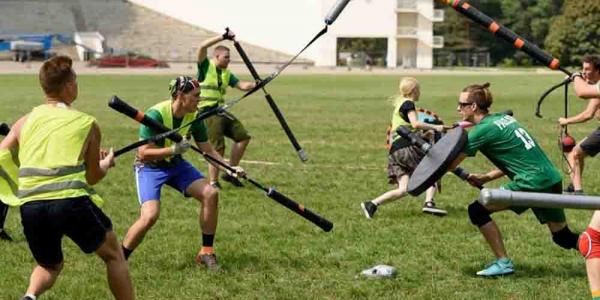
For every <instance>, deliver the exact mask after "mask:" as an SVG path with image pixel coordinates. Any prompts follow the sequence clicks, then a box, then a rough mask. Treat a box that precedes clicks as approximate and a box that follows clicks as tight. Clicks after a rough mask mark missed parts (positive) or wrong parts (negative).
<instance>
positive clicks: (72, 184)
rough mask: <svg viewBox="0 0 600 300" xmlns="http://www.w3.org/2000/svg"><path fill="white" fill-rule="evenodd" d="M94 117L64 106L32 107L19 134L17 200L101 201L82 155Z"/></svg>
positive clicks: (23, 201) (21, 201) (22, 201)
mask: <svg viewBox="0 0 600 300" xmlns="http://www.w3.org/2000/svg"><path fill="white" fill-rule="evenodd" d="M94 121H95V119H94V118H93V117H92V116H90V115H87V114H85V113H82V112H79V111H76V110H72V109H69V108H66V107H56V106H51V105H41V106H38V107H36V108H34V109H33V111H31V113H30V114H29V116H28V117H27V120H26V121H25V123H24V124H23V127H22V128H21V135H20V138H19V162H20V166H19V175H18V176H19V183H18V191H17V195H18V197H19V199H20V204H24V203H27V202H29V201H34V200H53V199H65V198H74V197H81V196H89V197H90V198H91V199H92V201H94V203H96V205H98V206H100V205H102V203H103V200H102V198H100V196H99V195H98V194H96V192H95V191H94V189H93V188H92V187H91V186H90V185H89V184H88V183H87V181H86V178H85V170H86V168H85V164H84V159H83V155H82V149H83V146H84V144H85V141H86V140H87V137H88V135H89V133H90V130H91V128H92V125H93V123H94Z"/></svg>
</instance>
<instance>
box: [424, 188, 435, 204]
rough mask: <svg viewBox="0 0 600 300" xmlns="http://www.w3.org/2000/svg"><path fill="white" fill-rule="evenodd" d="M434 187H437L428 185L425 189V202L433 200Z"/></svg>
mask: <svg viewBox="0 0 600 300" xmlns="http://www.w3.org/2000/svg"><path fill="white" fill-rule="evenodd" d="M436 189H437V188H436V186H435V185H432V186H431V187H429V188H428V189H427V191H425V202H431V201H433V197H434V196H435V190H436Z"/></svg>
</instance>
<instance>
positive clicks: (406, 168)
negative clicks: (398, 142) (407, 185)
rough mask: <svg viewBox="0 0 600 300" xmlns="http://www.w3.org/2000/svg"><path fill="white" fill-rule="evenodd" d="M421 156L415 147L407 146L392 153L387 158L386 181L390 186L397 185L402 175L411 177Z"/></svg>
mask: <svg viewBox="0 0 600 300" xmlns="http://www.w3.org/2000/svg"><path fill="white" fill-rule="evenodd" d="M423 156H424V155H423V154H421V152H419V150H418V148H417V147H415V146H408V147H404V148H401V149H398V150H396V151H394V152H392V153H391V154H390V155H389V156H388V179H389V182H390V184H396V183H398V180H399V179H400V177H402V176H403V175H409V176H410V175H411V174H412V172H413V171H414V170H415V168H416V167H417V165H418V164H419V162H421V159H423Z"/></svg>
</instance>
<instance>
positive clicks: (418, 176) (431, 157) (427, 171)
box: [408, 128, 467, 196]
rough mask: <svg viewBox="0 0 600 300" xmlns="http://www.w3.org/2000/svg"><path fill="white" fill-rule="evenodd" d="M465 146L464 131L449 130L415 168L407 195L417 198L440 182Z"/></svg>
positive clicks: (457, 129)
mask: <svg viewBox="0 0 600 300" xmlns="http://www.w3.org/2000/svg"><path fill="white" fill-rule="evenodd" d="M466 144H467V132H466V131H465V130H464V129H462V128H454V129H451V130H449V131H448V132H447V133H446V134H445V135H444V136H443V137H442V138H441V139H440V140H439V141H438V142H437V143H435V144H434V145H433V146H432V147H431V149H429V152H427V154H426V155H425V156H424V157H423V159H422V160H421V162H420V163H419V165H418V166H417V167H416V168H415V171H414V172H413V174H412V175H411V176H410V179H409V180H408V193H409V194H411V195H413V196H417V195H419V194H421V193H422V192H424V191H425V190H427V188H429V187H430V186H432V185H433V184H434V183H435V182H436V181H438V180H440V178H442V176H444V174H445V173H446V171H447V170H448V167H450V164H452V162H453V161H454V159H456V158H457V157H458V155H459V154H460V152H461V151H462V150H463V148H464V147H465V145H466Z"/></svg>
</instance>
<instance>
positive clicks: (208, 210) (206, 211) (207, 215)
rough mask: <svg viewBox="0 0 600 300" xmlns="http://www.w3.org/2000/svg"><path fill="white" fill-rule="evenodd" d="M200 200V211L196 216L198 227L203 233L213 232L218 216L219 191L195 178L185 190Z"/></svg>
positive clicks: (215, 229) (215, 228)
mask: <svg viewBox="0 0 600 300" xmlns="http://www.w3.org/2000/svg"><path fill="white" fill-rule="evenodd" d="M186 192H187V193H188V194H190V195H191V196H192V197H194V198H196V199H197V200H198V201H200V204H201V213H200V215H199V216H198V217H199V222H200V229H201V230H202V233H204V234H215V232H216V231H217V223H218V216H219V192H218V190H217V189H215V188H213V187H212V186H210V185H209V184H208V182H206V180H201V179H199V180H196V181H194V182H192V184H190V186H189V187H188V188H187V191H186Z"/></svg>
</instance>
